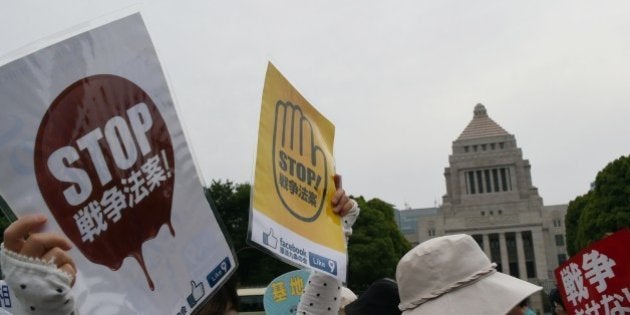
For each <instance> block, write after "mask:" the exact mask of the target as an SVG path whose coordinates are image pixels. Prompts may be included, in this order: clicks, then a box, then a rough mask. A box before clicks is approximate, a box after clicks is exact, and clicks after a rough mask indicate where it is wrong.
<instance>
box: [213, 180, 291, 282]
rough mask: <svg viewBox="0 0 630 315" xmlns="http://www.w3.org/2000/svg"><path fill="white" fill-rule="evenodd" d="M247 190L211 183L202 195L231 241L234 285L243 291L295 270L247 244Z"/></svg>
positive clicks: (239, 185) (216, 182)
mask: <svg viewBox="0 0 630 315" xmlns="http://www.w3.org/2000/svg"><path fill="white" fill-rule="evenodd" d="M250 189H251V187H250V185H249V184H247V183H245V184H234V183H232V182H231V181H225V182H222V181H213V182H212V184H211V185H210V187H209V188H206V189H205V193H206V197H209V198H208V199H209V201H210V202H211V204H212V203H213V204H214V206H215V210H216V211H217V212H218V214H219V216H220V218H221V220H222V221H223V224H224V226H225V229H226V230H227V233H228V235H229V238H230V239H231V240H232V245H233V247H234V251H235V252H236V255H237V259H238V261H239V267H238V269H237V271H236V277H237V283H238V284H239V286H243V287H254V286H267V285H268V284H269V283H270V282H271V281H272V280H273V279H274V278H276V277H278V276H280V275H282V274H284V273H286V272H288V271H290V270H294V269H295V268H294V267H292V266H290V265H288V264H285V263H283V262H281V261H279V260H277V259H275V258H273V257H271V256H269V255H267V254H266V253H263V252H262V251H260V250H258V249H255V248H253V247H251V246H249V245H248V244H247V242H246V240H247V228H248V220H249V199H250V198H249V197H250Z"/></svg>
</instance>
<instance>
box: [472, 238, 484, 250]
mask: <svg viewBox="0 0 630 315" xmlns="http://www.w3.org/2000/svg"><path fill="white" fill-rule="evenodd" d="M472 237H473V238H474V239H475V242H477V244H478V245H479V247H481V249H483V235H481V234H473V235H472Z"/></svg>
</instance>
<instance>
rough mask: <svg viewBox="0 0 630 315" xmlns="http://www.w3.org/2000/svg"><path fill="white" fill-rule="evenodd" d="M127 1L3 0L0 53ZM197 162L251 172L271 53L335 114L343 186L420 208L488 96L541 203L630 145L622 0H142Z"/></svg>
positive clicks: (207, 170) (230, 173) (564, 198)
mask: <svg viewBox="0 0 630 315" xmlns="http://www.w3.org/2000/svg"><path fill="white" fill-rule="evenodd" d="M135 3H137V2H135V1H123V0H114V1H94V0H88V1H70V0H56V1H33V0H27V1H11V2H9V1H4V3H3V4H2V10H1V11H0V55H5V54H6V53H8V52H11V51H14V50H16V49H18V48H20V47H22V46H24V45H26V44H29V43H31V42H33V41H35V40H37V39H40V38H42V37H45V36H48V35H50V34H52V33H56V32H60V31H63V30H65V29H67V28H69V27H72V26H74V25H76V24H79V23H82V22H86V21H89V20H91V19H93V18H96V17H99V16H103V15H105V14H108V13H111V12H113V11H116V10H119V9H121V8H126V7H129V6H130V5H132V4H135ZM138 8H139V9H140V11H141V12H142V13H143V16H144V18H145V22H146V24H147V26H148V28H149V32H150V33H151V36H152V38H153V41H154V43H155V46H156V48H157V50H158V53H159V55H160V58H161V60H162V64H163V67H164V68H165V70H166V72H167V73H168V79H169V81H170V83H171V86H172V88H173V90H172V92H173V94H174V95H175V97H176V101H177V103H178V107H179V108H178V109H179V112H180V119H181V120H182V121H183V123H184V124H185V128H186V129H187V131H188V133H187V135H188V138H189V140H190V144H191V146H192V147H193V150H194V153H195V155H196V157H197V162H198V165H199V167H200V171H201V173H202V177H203V178H205V180H206V181H207V182H209V181H210V180H211V179H231V180H234V181H236V182H244V181H251V178H252V174H253V162H254V152H255V149H256V137H257V129H258V118H259V113H260V101H261V95H262V87H263V80H264V75H265V70H266V65H267V61H268V60H270V61H272V62H273V63H274V64H275V65H276V67H278V69H279V70H280V71H281V72H282V73H283V74H284V75H285V76H286V77H287V78H288V79H289V81H291V82H292V83H293V85H294V86H295V87H296V88H297V89H298V90H299V91H300V92H301V93H302V94H303V95H304V96H305V97H306V98H307V99H308V100H309V101H310V102H311V103H312V104H313V105H315V106H316V107H317V108H318V109H319V111H320V112H322V113H323V114H324V115H325V116H327V117H328V118H329V119H330V120H331V121H332V122H333V123H334V124H335V125H336V139H335V156H336V162H337V170H338V171H339V172H340V173H342V174H343V175H344V185H345V187H346V188H347V190H348V191H349V192H350V193H353V194H362V195H364V196H366V197H368V198H371V197H379V198H381V199H383V200H385V201H388V202H390V203H393V204H395V205H396V206H399V207H402V206H403V205H404V204H405V203H408V204H409V205H410V206H412V207H429V206H433V204H434V202H435V201H437V202H438V203H439V202H441V196H442V195H443V194H444V193H445V184H444V177H443V175H442V173H443V171H444V167H446V166H447V165H448V155H449V154H450V153H451V142H452V141H453V140H455V139H456V138H457V137H458V135H459V134H460V133H461V131H462V130H463V129H464V128H465V127H466V125H467V124H468V122H469V121H470V120H471V119H472V111H473V108H474V106H475V104H476V103H478V102H481V103H483V104H484V105H485V106H486V108H487V110H488V114H489V115H490V117H491V118H492V119H494V120H495V121H496V122H497V123H499V124H500V125H501V126H502V127H503V128H505V129H506V130H507V131H508V132H510V133H512V134H515V135H516V139H517V143H518V145H519V146H520V147H521V148H522V149H523V154H524V157H525V158H527V159H529V160H530V162H531V165H532V179H533V183H534V185H535V186H537V187H538V188H539V192H540V194H541V196H542V197H543V199H544V202H545V204H557V203H566V202H568V201H570V200H571V199H573V198H575V197H576V196H577V195H579V194H583V193H585V192H586V191H587V190H588V188H589V184H590V182H591V181H593V180H594V178H595V175H596V173H597V171H598V170H600V169H601V168H603V167H604V166H605V165H606V163H608V162H609V161H611V160H613V159H615V158H617V157H619V156H621V155H624V154H628V153H629V150H628V143H629V141H628V137H629V135H630V123H628V120H629V119H630V40H629V39H628V38H629V36H630V19H629V18H628V17H629V16H630V2H627V1H606V2H601V1H600V2H593V1H538V0H536V1H520V2H516V1H418V0H415V1H327V0H326V1H253V0H250V1H243V0H236V1H222V2H219V1H165V0H157V1H151V2H150V3H145V4H141V5H139V6H138Z"/></svg>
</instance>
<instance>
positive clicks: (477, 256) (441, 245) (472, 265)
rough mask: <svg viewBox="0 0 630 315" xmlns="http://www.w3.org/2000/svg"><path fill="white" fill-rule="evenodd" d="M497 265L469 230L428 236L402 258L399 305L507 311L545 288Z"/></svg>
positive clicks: (421, 310)
mask: <svg viewBox="0 0 630 315" xmlns="http://www.w3.org/2000/svg"><path fill="white" fill-rule="evenodd" d="M495 266H496V265H495V264H493V263H491V262H490V260H489V259H488V257H487V256H486V255H485V254H484V252H483V250H481V248H480V247H479V245H477V242H475V240H474V239H473V238H472V237H470V236H469V235H464V234H459V235H449V236H443V237H437V238H434V239H431V240H428V241H426V242H424V243H422V244H420V245H418V246H416V247H415V248H413V249H411V250H410V251H409V252H408V253H407V254H405V256H403V258H401V260H400V262H399V263H398V266H397V268H396V280H397V282H398V289H399V292H400V305H399V308H400V309H401V310H402V311H403V314H404V315H417V314H445V315H450V314H453V315H454V314H490V315H492V314H496V315H503V314H507V313H508V312H509V311H510V310H511V309H512V308H514V306H516V305H517V304H518V303H519V302H521V301H523V300H524V299H525V298H527V297H528V296H530V295H531V294H533V293H534V292H536V291H539V290H540V289H542V288H541V287H539V286H535V285H533V284H531V283H529V282H526V281H523V280H520V279H517V278H514V277H511V276H509V275H506V274H503V273H500V272H497V271H496V270H495V269H494V268H495Z"/></svg>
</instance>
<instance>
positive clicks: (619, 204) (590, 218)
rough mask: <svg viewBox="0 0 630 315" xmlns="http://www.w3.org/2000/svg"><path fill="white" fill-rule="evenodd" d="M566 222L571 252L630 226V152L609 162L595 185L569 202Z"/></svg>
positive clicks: (573, 252) (598, 175)
mask: <svg viewBox="0 0 630 315" xmlns="http://www.w3.org/2000/svg"><path fill="white" fill-rule="evenodd" d="M565 222H567V227H566V228H567V231H566V232H567V243H568V248H567V250H568V251H569V254H570V255H573V254H575V253H576V252H577V251H579V250H580V249H582V248H584V247H586V246H588V244H590V243H591V242H593V241H596V240H598V239H600V238H602V237H603V236H604V235H605V234H607V233H611V232H616V231H618V230H620V229H622V228H627V227H629V226H630V156H622V157H620V158H618V159H616V160H614V161H612V162H610V163H609V164H608V165H607V166H606V167H605V168H604V169H602V170H601V171H600V172H599V173H597V177H596V178H595V188H594V189H593V190H591V191H590V192H588V193H587V194H584V195H582V196H579V197H577V198H576V199H575V200H573V201H571V202H570V203H569V207H568V209H567V216H566V219H565ZM576 222H577V224H575V223H576Z"/></svg>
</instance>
